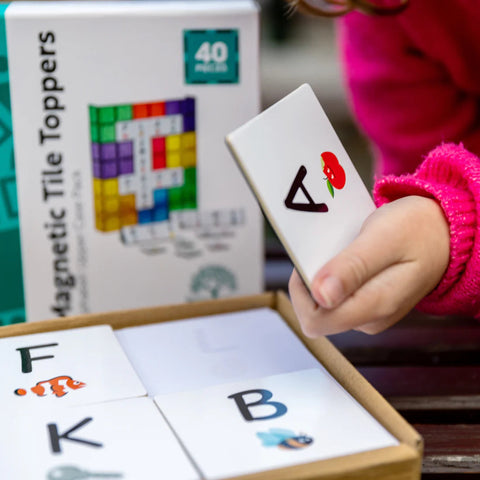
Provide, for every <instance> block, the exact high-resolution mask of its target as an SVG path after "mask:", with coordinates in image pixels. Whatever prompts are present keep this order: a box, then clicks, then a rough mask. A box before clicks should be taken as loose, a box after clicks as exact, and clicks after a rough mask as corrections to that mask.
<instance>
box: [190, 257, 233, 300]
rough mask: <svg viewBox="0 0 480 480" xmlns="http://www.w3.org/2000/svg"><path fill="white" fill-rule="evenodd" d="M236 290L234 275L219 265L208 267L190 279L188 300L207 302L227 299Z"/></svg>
mask: <svg viewBox="0 0 480 480" xmlns="http://www.w3.org/2000/svg"><path fill="white" fill-rule="evenodd" d="M236 289H237V280H236V278H235V275H234V274H233V273H232V272H231V271H230V270H227V269H226V268H225V267H223V266H221V265H209V266H207V267H204V268H202V269H200V270H199V271H198V272H197V273H196V274H195V275H194V276H193V278H192V282H191V284H190V290H191V293H192V294H193V295H192V297H191V298H189V300H191V301H195V300H207V299H212V298H221V297H227V296H228V295H230V294H231V293H233V292H234V291H235V290H236Z"/></svg>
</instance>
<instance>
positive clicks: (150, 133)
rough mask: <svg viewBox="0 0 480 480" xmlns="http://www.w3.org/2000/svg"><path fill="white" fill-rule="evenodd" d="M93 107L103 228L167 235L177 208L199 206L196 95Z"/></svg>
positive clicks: (98, 213)
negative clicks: (193, 96) (194, 96)
mask: <svg viewBox="0 0 480 480" xmlns="http://www.w3.org/2000/svg"><path fill="white" fill-rule="evenodd" d="M89 111H90V132H91V157H92V167H93V191H94V205H95V226H96V228H97V230H99V231H101V232H111V231H115V230H119V231H120V232H121V239H122V241H123V242H124V243H127V244H131V243H138V242H141V241H148V240H156V239H161V238H165V239H167V238H168V237H169V231H170V228H169V222H170V220H171V216H172V212H181V211H184V210H196V209H197V154H196V132H195V99H194V98H192V97H186V98H182V99H175V100H166V101H159V102H151V103H137V104H122V105H107V106H90V107H89Z"/></svg>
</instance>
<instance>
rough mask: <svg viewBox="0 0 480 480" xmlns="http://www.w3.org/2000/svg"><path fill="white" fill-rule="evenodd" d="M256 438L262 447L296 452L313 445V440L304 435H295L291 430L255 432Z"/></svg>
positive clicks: (279, 429)
mask: <svg viewBox="0 0 480 480" xmlns="http://www.w3.org/2000/svg"><path fill="white" fill-rule="evenodd" d="M257 437H258V438H259V439H260V440H261V441H262V445H263V446H264V447H278V448H282V449H293V450H298V449H300V448H305V447H308V446H309V445H311V444H312V443H313V438H312V437H309V436H307V435H305V434H302V433H301V434H300V435H296V434H295V432H294V431H293V430H287V429H284V428H270V429H269V430H268V432H257Z"/></svg>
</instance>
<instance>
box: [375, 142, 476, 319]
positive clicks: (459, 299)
mask: <svg viewBox="0 0 480 480" xmlns="http://www.w3.org/2000/svg"><path fill="white" fill-rule="evenodd" d="M407 195H421V196H425V197H430V198H433V199H435V200H436V201H437V202H438V203H439V204H440V205H441V207H442V208H443V211H444V214H445V217H446V219H447V221H448V224H449V228H450V261H449V265H448V268H447V271H446V272H445V274H444V276H443V278H442V280H441V282H440V283H439V284H438V285H437V287H436V288H435V290H433V291H432V292H431V293H430V294H429V295H428V296H427V297H425V298H424V299H423V300H422V301H421V302H420V304H419V305H418V308H419V309H420V310H423V311H425V312H428V313H433V314H440V315H453V314H462V315H467V316H475V317H477V318H478V317H480V159H479V158H478V157H477V156H476V155H474V154H472V153H470V152H469V151H467V150H466V149H465V148H464V147H463V145H455V144H452V143H448V144H443V145H441V146H439V147H437V148H435V149H434V150H432V151H431V152H430V153H429V154H428V156H427V157H426V159H425V160H424V162H423V163H422V164H421V165H420V167H419V168H418V169H417V171H416V172H415V173H414V174H407V175H402V176H393V175H389V176H387V177H385V178H383V179H381V180H379V181H377V182H376V184H375V187H374V197H375V201H376V203H377V205H378V206H380V205H382V204H384V203H386V202H391V201H393V200H395V199H397V198H400V197H404V196H407ZM419 241H421V239H419Z"/></svg>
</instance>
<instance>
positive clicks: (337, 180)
mask: <svg viewBox="0 0 480 480" xmlns="http://www.w3.org/2000/svg"><path fill="white" fill-rule="evenodd" d="M321 157H322V168H323V173H324V174H325V175H326V176H327V178H326V180H327V187H328V191H329V192H330V195H331V196H332V198H333V196H334V190H333V188H334V187H335V188H336V189H338V190H341V189H342V188H343V187H344V186H345V170H344V169H343V167H342V166H341V165H340V163H339V161H338V158H337V156H336V155H335V154H334V153H332V152H323V153H322V154H321Z"/></svg>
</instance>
